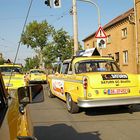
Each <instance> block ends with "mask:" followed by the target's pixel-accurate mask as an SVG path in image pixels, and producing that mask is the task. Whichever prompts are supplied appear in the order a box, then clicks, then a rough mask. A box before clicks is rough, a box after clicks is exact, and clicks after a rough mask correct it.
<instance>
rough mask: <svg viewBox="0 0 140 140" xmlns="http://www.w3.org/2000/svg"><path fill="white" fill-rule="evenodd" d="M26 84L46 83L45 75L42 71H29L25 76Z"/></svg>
mask: <svg viewBox="0 0 140 140" xmlns="http://www.w3.org/2000/svg"><path fill="white" fill-rule="evenodd" d="M26 82H27V83H28V84H33V83H42V84H43V83H44V84H46V82H47V75H46V73H45V71H44V70H42V69H30V71H29V72H28V73H27V75H26Z"/></svg>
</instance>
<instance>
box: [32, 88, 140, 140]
mask: <svg viewBox="0 0 140 140" xmlns="http://www.w3.org/2000/svg"><path fill="white" fill-rule="evenodd" d="M44 94H45V101H44V102H43V103H39V104H33V105H30V106H29V108H30V109H31V111H30V115H31V120H32V124H33V126H34V128H33V129H34V135H35V136H36V137H37V138H38V140H139V139H140V105H137V106H134V107H133V109H126V108H120V107H106V108H92V109H82V110H81V111H80V112H79V113H77V114H70V113H69V112H68V111H67V110H66V104H65V102H63V101H62V100H60V99H58V98H49V97H48V96H47V87H46V86H44ZM132 110H133V112H132Z"/></svg>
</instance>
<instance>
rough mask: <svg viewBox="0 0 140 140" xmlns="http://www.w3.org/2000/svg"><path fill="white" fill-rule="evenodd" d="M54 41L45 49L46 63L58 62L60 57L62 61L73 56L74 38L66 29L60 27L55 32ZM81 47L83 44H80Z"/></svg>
mask: <svg viewBox="0 0 140 140" xmlns="http://www.w3.org/2000/svg"><path fill="white" fill-rule="evenodd" d="M52 38H53V42H52V43H50V44H48V45H47V46H46V47H45V48H44V50H43V55H44V56H45V62H46V64H50V63H53V62H56V59H58V58H60V59H61V60H62V61H63V60H65V59H68V58H71V57H72V55H73V44H74V43H73V39H72V38H71V37H70V36H69V35H68V33H67V32H66V31H64V30H63V29H60V30H58V31H55V32H54V33H53V36H52ZM80 49H81V45H80Z"/></svg>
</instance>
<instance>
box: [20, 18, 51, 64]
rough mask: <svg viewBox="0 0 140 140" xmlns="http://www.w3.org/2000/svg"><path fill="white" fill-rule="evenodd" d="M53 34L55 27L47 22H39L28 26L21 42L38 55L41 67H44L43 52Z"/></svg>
mask: <svg viewBox="0 0 140 140" xmlns="http://www.w3.org/2000/svg"><path fill="white" fill-rule="evenodd" d="M52 32H53V27H52V26H51V25H49V24H48V23H47V21H46V20H45V21H42V22H41V23H38V22H37V21H33V22H31V23H29V24H28V25H27V26H26V29H25V32H24V33H23V34H22V37H21V42H22V43H23V44H24V45H27V47H31V48H32V49H34V50H35V51H36V52H37V53H38V55H39V58H40V65H42V50H43V48H44V47H45V46H46V44H47V43H48V40H49V37H50V35H51V34H52Z"/></svg>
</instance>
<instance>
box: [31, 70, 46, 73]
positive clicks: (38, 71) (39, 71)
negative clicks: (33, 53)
mask: <svg viewBox="0 0 140 140" xmlns="http://www.w3.org/2000/svg"><path fill="white" fill-rule="evenodd" d="M30 73H41V74H45V72H44V71H41V70H32V71H30Z"/></svg>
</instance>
